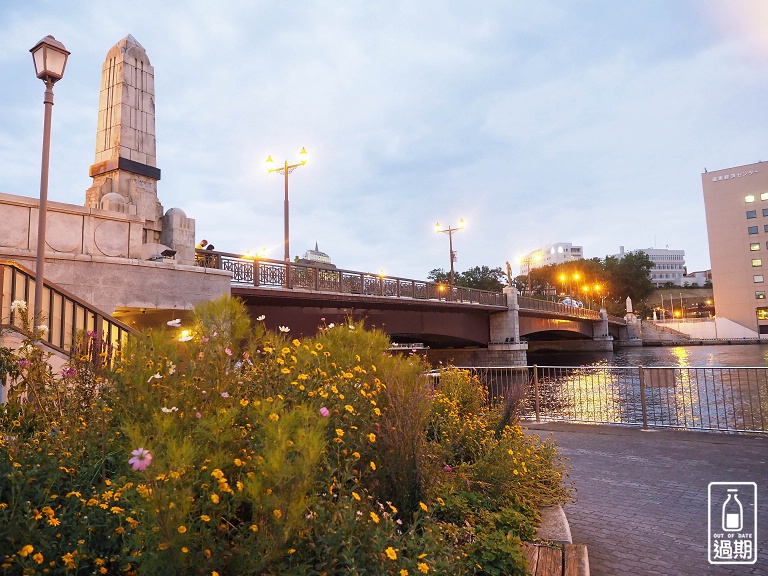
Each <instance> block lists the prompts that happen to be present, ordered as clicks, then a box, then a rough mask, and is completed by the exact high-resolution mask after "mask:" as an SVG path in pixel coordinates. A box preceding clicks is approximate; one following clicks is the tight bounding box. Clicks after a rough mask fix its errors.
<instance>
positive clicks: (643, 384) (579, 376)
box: [436, 365, 768, 433]
mask: <svg viewBox="0 0 768 576" xmlns="http://www.w3.org/2000/svg"><path fill="white" fill-rule="evenodd" d="M464 369H465V370H470V371H471V373H472V374H474V375H476V376H477V377H478V379H479V380H480V381H481V382H482V383H483V384H484V385H485V386H486V387H487V390H488V395H489V399H490V400H491V401H495V400H498V399H499V398H501V397H505V396H510V395H515V396H517V397H522V398H523V400H522V403H521V407H522V417H523V418H526V419H531V420H534V419H535V420H536V421H542V420H562V421H570V422H584V423H591V424H624V425H631V426H642V427H643V428H649V427H653V428H657V427H667V428H680V429H686V430H703V431H721V432H753V433H755V432H756V433H768V368H763V367H644V366H633V367H619V366H535V365H534V366H520V367H491V368H464ZM436 374H437V375H436V378H437V380H438V382H439V373H436Z"/></svg>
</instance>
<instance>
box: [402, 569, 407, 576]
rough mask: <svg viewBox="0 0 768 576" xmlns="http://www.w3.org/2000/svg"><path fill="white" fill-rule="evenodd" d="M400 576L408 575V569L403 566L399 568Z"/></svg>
mask: <svg viewBox="0 0 768 576" xmlns="http://www.w3.org/2000/svg"><path fill="white" fill-rule="evenodd" d="M400 576H408V570H406V569H405V568H403V569H402V570H400Z"/></svg>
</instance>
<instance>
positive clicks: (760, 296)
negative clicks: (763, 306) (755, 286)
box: [755, 290, 765, 300]
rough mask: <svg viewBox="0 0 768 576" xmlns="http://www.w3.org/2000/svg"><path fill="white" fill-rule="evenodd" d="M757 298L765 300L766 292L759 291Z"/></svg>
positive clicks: (756, 294)
mask: <svg viewBox="0 0 768 576" xmlns="http://www.w3.org/2000/svg"><path fill="white" fill-rule="evenodd" d="M755 298H757V299H758V300H765V291H764V290H758V291H757V292H755Z"/></svg>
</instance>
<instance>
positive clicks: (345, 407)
mask: <svg viewBox="0 0 768 576" xmlns="http://www.w3.org/2000/svg"><path fill="white" fill-rule="evenodd" d="M344 410H346V411H347V412H354V411H355V409H354V408H353V407H352V406H350V405H349V404H347V405H346V406H344Z"/></svg>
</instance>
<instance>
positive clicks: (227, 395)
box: [221, 392, 229, 398]
mask: <svg viewBox="0 0 768 576" xmlns="http://www.w3.org/2000/svg"><path fill="white" fill-rule="evenodd" d="M221 397H222V398H229V392H222V393H221Z"/></svg>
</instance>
